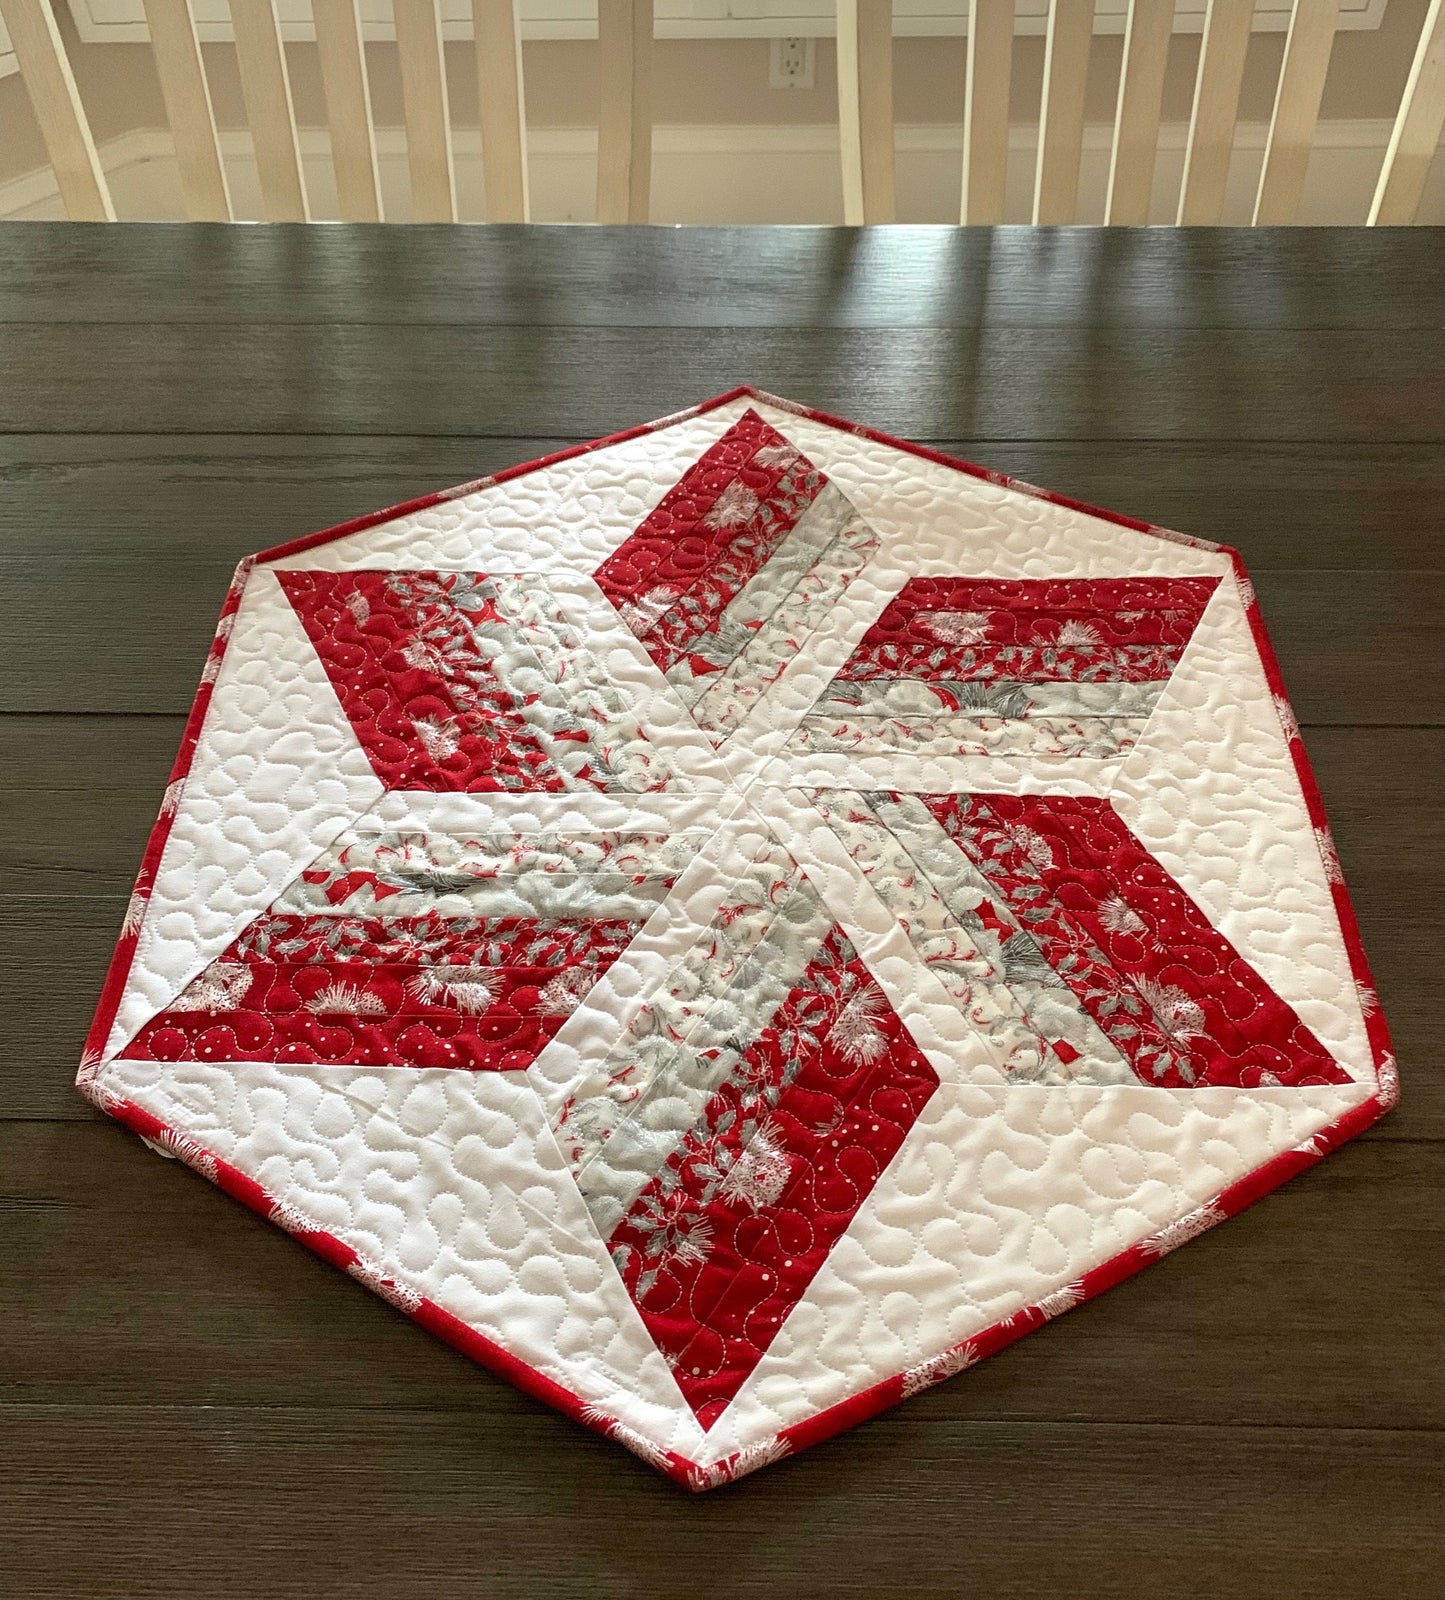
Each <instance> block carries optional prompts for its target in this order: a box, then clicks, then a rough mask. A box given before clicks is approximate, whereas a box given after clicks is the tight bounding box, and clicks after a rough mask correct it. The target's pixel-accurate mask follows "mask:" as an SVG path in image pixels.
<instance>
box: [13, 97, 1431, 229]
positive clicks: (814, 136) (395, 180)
mask: <svg viewBox="0 0 1445 1600" xmlns="http://www.w3.org/2000/svg"><path fill="white" fill-rule="evenodd" d="M1266 131H1267V130H1266V128H1265V126H1264V124H1262V123H1242V124H1241V125H1240V126H1239V128H1238V129H1237V130H1236V136H1235V154H1234V162H1233V165H1232V167H1231V170H1230V182H1229V193H1228V198H1227V201H1226V205H1225V213H1224V221H1225V222H1229V223H1247V222H1248V221H1249V218H1250V213H1251V210H1252V206H1253V198H1254V190H1255V186H1256V184H1257V182H1258V178H1259V167H1260V162H1261V160H1262V159H1263V152H1264V144H1265V135H1266ZM1186 136H1187V129H1186V128H1185V126H1184V124H1182V123H1179V124H1166V125H1165V126H1164V127H1163V128H1162V129H1161V130H1160V138H1159V155H1158V159H1157V161H1156V164H1155V174H1154V205H1153V210H1152V213H1151V221H1153V222H1157V223H1167V222H1172V221H1173V212H1174V205H1175V201H1176V196H1177V194H1178V188H1179V180H1180V175H1181V173H1182V170H1183V164H1184V145H1185V140H1186ZM1389 136H1390V124H1389V122H1388V121H1385V120H1383V119H1382V120H1369V121H1350V122H1324V123H1321V124H1320V126H1319V130H1318V134H1317V137H1316V140H1315V149H1314V154H1313V155H1312V157H1311V159H1310V166H1309V174H1308V177H1307V179H1306V182H1305V192H1304V197H1303V199H1302V201H1301V204H1300V211H1299V217H1298V221H1300V222H1301V223H1311V224H1324V223H1357V222H1363V221H1364V218H1365V215H1366V213H1367V211H1368V209H1369V204H1370V198H1371V195H1372V194H1373V192H1374V187H1375V182H1376V179H1377V178H1378V175H1379V170H1380V162H1381V160H1382V159H1383V157H1384V152H1385V146H1386V144H1387V142H1388V140H1389ZM1111 138H1112V130H1111V129H1110V128H1109V127H1108V126H1107V125H1105V124H1097V125H1094V126H1091V127H1089V128H1087V129H1086V130H1085V135H1084V154H1083V161H1082V165H1081V168H1080V179H1079V221H1080V222H1099V221H1101V220H1102V218H1103V210H1104V191H1105V187H1106V184H1107V181H1108V168H1109V148H1110V142H1111ZM1036 139H1037V129H1035V128H1032V127H1016V128H1013V129H1011V130H1010V134H1009V167H1008V210H1007V214H1008V217H1009V219H1010V220H1014V221H1020V222H1022V221H1026V220H1027V218H1028V213H1029V202H1030V197H1031V194H1032V182H1033V166H1034V152H1035V144H1036ZM528 143H529V151H530V158H529V159H530V182H531V190H532V214H533V218H534V220H536V221H538V222H589V221H591V220H592V215H593V195H594V185H595V182H596V163H597V136H596V132H595V130H594V129H591V128H541V129H536V130H534V131H533V132H532V133H531V134H530V135H529V141H528ZM300 144H301V155H302V163H303V166H304V169H305V175H306V184H307V191H308V193H309V195H310V197H311V205H312V210H313V213H314V215H315V216H316V217H317V218H318V219H319V220H325V219H327V218H334V217H335V216H336V214H337V212H336V191H335V184H334V181H333V178H332V173H331V157H330V141H329V139H328V137H327V133H326V130H325V129H324V128H304V129H302V130H301V135H300ZM895 148H896V152H897V174H898V214H899V220H900V221H903V222H953V221H956V220H957V216H958V192H959V182H960V163H961V160H962V155H961V150H962V130H961V129H960V128H958V127H955V126H947V125H918V124H905V125H903V126H900V127H899V128H898V130H897V134H896V137H895ZM453 149H454V157H455V163H456V174H457V195H458V204H459V207H460V210H461V214H462V217H463V219H464V220H478V221H479V220H481V218H482V217H483V215H484V197H483V194H482V180H481V141H480V136H479V135H478V133H477V132H476V131H475V130H474V129H465V128H464V129H458V130H457V131H456V133H455V134H454V136H453ZM221 151H222V156H223V159H224V161H225V164H226V172H227V176H228V178H229V180H230V184H231V193H232V201H233V204H234V207H235V210H236V214H237V216H238V217H239V218H241V219H255V218H259V216H260V215H261V209H260V194H259V190H258V186H257V182H256V168H255V161H254V159H253V156H252V152H251V140H250V135H249V134H247V133H245V132H240V131H236V132H227V133H224V134H222V136H221ZM100 157H101V165H102V166H103V167H104V168H105V171H106V174H107V176H108V178H109V180H110V185H111V190H112V193H113V195H114V197H115V203H116V211H117V213H118V214H119V215H120V216H121V218H122V219H124V220H126V221H157V222H164V221H181V220H183V219H184V217H185V208H184V205H183V202H182V197H181V189H180V181H179V177H178V175H177V170H176V163H175V155H174V151H173V148H172V145H171V138H170V134H169V133H168V132H166V131H164V130H160V129H145V128H141V129H135V130H133V131H131V132H129V133H125V134H121V135H120V136H119V137H117V138H115V139H111V140H108V141H107V142H106V143H105V144H103V145H102V146H101V149H100ZM377 159H378V165H379V168H380V172H381V184H382V197H383V202H384V205H385V208H386V214H387V217H388V218H389V219H391V220H395V221H399V222H400V221H406V220H407V219H408V217H409V215H410V195H409V190H408V182H407V171H406V136H405V134H404V132H403V130H402V129H400V128H382V129H379V130H378V132H377ZM1439 180H1440V157H1439V155H1438V154H1437V156H1436V160H1435V164H1434V168H1433V169H1432V173H1431V181H1430V183H1429V184H1428V186H1427V191H1426V198H1425V201H1424V203H1423V204H1422V206H1421V211H1420V216H1419V219H1418V220H1420V221H1421V222H1437V223H1438V222H1442V221H1445V192H1442V185H1441V182H1440V181H1439ZM842 211H843V201H842V185H841V181H840V178H839V174H838V130H837V128H836V127H835V126H831V125H826V124H811V123H807V124H779V125H763V124H712V125H700V126H662V127H658V128H656V129H654V131H653V179H652V217H653V221H655V222H664V223H670V222H717V223H726V222H782V223H789V222H791V223H828V222H839V221H841V220H842ZM62 215H63V211H62V209H61V206H60V200H59V196H58V194H57V192H56V188H55V181H54V177H53V175H52V174H51V172H50V170H49V169H48V168H43V169H41V170H40V171H38V172H31V173H26V174H24V175H22V176H20V177H17V178H12V179H10V180H9V181H8V182H6V183H0V218H6V219H11V220H20V219H26V218H29V219H40V218H52V217H60V216H62Z"/></svg>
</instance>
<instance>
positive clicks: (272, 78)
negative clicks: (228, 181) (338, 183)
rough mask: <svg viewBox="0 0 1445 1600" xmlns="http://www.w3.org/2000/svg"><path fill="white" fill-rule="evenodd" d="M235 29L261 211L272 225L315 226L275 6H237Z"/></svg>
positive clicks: (261, 1) (237, 0)
mask: <svg viewBox="0 0 1445 1600" xmlns="http://www.w3.org/2000/svg"><path fill="white" fill-rule="evenodd" d="M231 26H232V29H233V31H234V33H235V36H236V63H237V65H238V66H239V67H240V69H241V95H242V98H243V99H244V100H245V102H246V120H247V121H248V122H249V123H250V125H251V143H252V145H253V146H254V147H255V151H256V171H257V174H258V176H259V177H260V180H261V209H262V210H263V211H264V212H265V214H266V220H267V221H268V222H309V221H310V220H311V213H310V210H309V208H308V206H307V204H306V185H305V183H304V182H303V180H302V177H301V153H300V151H299V150H298V149H297V146H296V112H295V110H294V108H293V107H292V104H291V79H290V77H289V75H288V74H287V71H286V50H285V47H284V46H283V45H282V43H281V24H280V22H279V20H278V19H277V16H276V4H275V0H231Z"/></svg>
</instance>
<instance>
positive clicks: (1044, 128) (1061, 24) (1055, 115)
mask: <svg viewBox="0 0 1445 1600" xmlns="http://www.w3.org/2000/svg"><path fill="white" fill-rule="evenodd" d="M1093 41H1094V0H1049V23H1048V35H1047V41H1046V43H1045V45H1044V87H1043V94H1042V96H1041V98H1040V102H1039V153H1038V160H1037V162H1036V163H1035V166H1034V221H1035V222H1036V223H1040V222H1072V221H1073V220H1074V214H1075V212H1076V211H1077V210H1078V204H1079V161H1080V158H1081V157H1082V156H1083V153H1084V85H1085V84H1086V83H1087V81H1088V77H1089V48H1090V46H1091V45H1092V44H1093Z"/></svg>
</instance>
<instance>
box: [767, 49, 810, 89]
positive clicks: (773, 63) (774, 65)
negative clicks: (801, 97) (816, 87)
mask: <svg viewBox="0 0 1445 1600" xmlns="http://www.w3.org/2000/svg"><path fill="white" fill-rule="evenodd" d="M771 43H772V48H771V49H770V50H769V52H768V87H769V88H770V89H811V88H812V87H813V68H814V66H815V64H816V63H817V59H818V41H817V40H816V39H774V40H772V41H771Z"/></svg>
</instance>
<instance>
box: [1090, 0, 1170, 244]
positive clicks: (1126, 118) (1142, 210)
mask: <svg viewBox="0 0 1445 1600" xmlns="http://www.w3.org/2000/svg"><path fill="white" fill-rule="evenodd" d="M1173 30H1174V0H1129V15H1128V18H1127V19H1126V21H1125V24H1124V54H1123V59H1122V61H1121V63H1120V67H1119V99H1118V102H1117V104H1116V107H1115V110H1114V144H1113V149H1112V151H1111V153H1110V156H1109V193H1108V198H1107V199H1106V200H1105V202H1104V221H1105V222H1106V223H1111V224H1115V225H1120V226H1125V227H1140V226H1142V225H1143V224H1144V223H1146V222H1148V220H1149V201H1150V197H1151V195H1152V194H1153V192H1154V158H1155V155H1156V153H1157V151H1158V148H1159V115H1160V109H1161V107H1162V105H1163V102H1164V69H1165V67H1166V66H1167V64H1168V61H1169V39H1170V35H1171V34H1172V33H1173Z"/></svg>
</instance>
